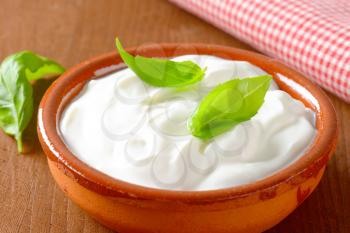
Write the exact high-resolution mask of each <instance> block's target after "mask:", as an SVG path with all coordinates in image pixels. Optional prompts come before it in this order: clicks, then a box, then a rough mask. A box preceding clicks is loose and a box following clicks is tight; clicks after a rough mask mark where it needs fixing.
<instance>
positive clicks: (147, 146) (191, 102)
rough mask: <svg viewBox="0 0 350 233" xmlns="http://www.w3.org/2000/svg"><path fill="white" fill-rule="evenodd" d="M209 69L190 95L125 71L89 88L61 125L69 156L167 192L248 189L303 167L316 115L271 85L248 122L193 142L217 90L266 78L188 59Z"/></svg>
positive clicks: (240, 65)
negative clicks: (197, 122)
mask: <svg viewBox="0 0 350 233" xmlns="http://www.w3.org/2000/svg"><path fill="white" fill-rule="evenodd" d="M173 60H176V61H184V60H191V61H193V62H196V63H197V64H198V65H199V66H201V67H202V68H204V67H207V71H206V73H205V77H204V79H203V80H202V81H201V82H200V83H199V84H197V85H194V86H191V87H188V88H186V89H181V90H175V89H172V88H155V87H151V86H149V85H147V84H145V83H144V82H142V81H141V80H140V79H139V78H138V77H137V76H136V75H135V74H134V73H133V72H132V71H131V70H130V69H128V68H126V69H123V70H120V71H117V72H114V73H112V74H108V75H106V76H105V77H102V78H99V79H95V80H91V81H89V82H88V83H87V84H86V85H85V87H84V88H83V90H82V91H81V92H80V93H79V95H78V96H76V97H75V98H74V99H73V100H72V102H71V103H70V104H69V105H68V106H67V107H66V109H65V110H64V112H63V114H62V117H61V120H60V122H59V129H60V133H61V136H62V138H63V139H64V141H65V143H66V145H67V146H68V147H69V149H70V150H71V151H72V152H73V153H74V154H75V155H76V156H77V157H78V158H79V159H80V160H82V161H84V162H85V163H86V164H88V165H90V166H91V167H93V168H95V169H97V170H99V171H101V172H103V173H105V174H107V175H109V176H111V177H114V178H117V179H120V180H123V181H127V182H130V183H133V184H138V185H142V186H147V187H153V188H160V189H169V190H185V191H189V190H192V191H193V190H213V189H220V188H228V187H233V186H238V185H243V184H248V183H251V182H254V181H257V180H260V179H263V178H265V177H267V176H270V175H272V174H274V173H275V172H277V171H279V170H281V169H283V168H285V167H286V166H288V165H289V164H291V163H293V162H294V161H295V160H297V159H298V158H299V157H300V156H301V155H302V154H303V152H304V151H305V150H307V148H308V146H309V145H310V143H312V141H313V140H314V138H315V135H316V133H317V131H316V129H315V114H314V112H313V111H311V110H310V109H308V108H306V107H305V106H304V105H303V104H302V103H301V102H300V101H298V100H295V99H293V98H292V97H291V96H290V95H289V94H288V93H286V92H284V91H281V90H279V88H278V86H277V85H276V83H274V82H272V83H271V86H270V89H269V91H268V92H267V94H266V97H265V102H264V104H263V105H262V107H261V108H260V110H259V111H258V113H257V114H256V115H255V116H254V117H253V118H251V119H250V120H248V121H246V122H244V123H242V124H240V125H238V126H236V127H235V128H233V129H232V130H230V131H228V132H227V133H225V134H222V135H220V136H217V137H215V138H214V139H212V140H210V141H202V140H200V139H197V138H195V137H193V136H192V135H191V134H190V132H189V131H188V129H187V126H186V124H187V120H188V119H189V118H190V116H191V114H192V113H193V112H194V110H195V109H196V107H197V105H198V104H199V102H200V101H201V99H202V98H203V97H204V96H205V95H206V94H207V93H208V92H209V91H210V90H211V89H212V88H213V87H215V86H216V85H218V84H219V83H222V82H225V81H227V80H230V79H234V78H247V77H252V76H257V75H263V74H266V72H265V71H263V70H261V69H260V68H259V67H256V66H254V65H252V64H250V63H248V62H244V61H232V60H225V59H222V58H218V57H214V56H206V55H186V56H179V57H176V58H174V59H173Z"/></svg>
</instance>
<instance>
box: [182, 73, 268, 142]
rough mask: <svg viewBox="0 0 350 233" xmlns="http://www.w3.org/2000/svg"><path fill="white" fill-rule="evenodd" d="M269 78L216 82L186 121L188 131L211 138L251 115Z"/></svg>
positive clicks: (262, 97)
mask: <svg viewBox="0 0 350 233" xmlns="http://www.w3.org/2000/svg"><path fill="white" fill-rule="evenodd" d="M271 80H272V77H271V76H269V75H264V76H257V77H252V78H244V79H233V80H230V81H227V82H225V83H223V84H220V85H218V86H217V87H215V88H214V89H213V90H211V91H210V92H209V94H208V95H207V96H205V97H204V98H203V100H202V101H201V102H200V104H199V106H198V107H197V109H196V111H195V113H194V114H193V116H192V117H191V119H189V121H188V128H189V130H190V131H191V133H192V134H193V135H194V136H196V137H199V138H201V139H211V138H213V137H215V136H217V135H219V134H222V133H224V132H226V131H228V130H230V129H232V128H233V127H234V126H236V125H237V124H239V123H241V122H243V121H247V120H249V119H250V118H252V117H253V116H254V115H255V114H256V113H257V112H258V110H259V108H260V107H261V105H262V104H263V103H264V97H265V94H266V92H267V90H268V89H269V86H270V81H271Z"/></svg>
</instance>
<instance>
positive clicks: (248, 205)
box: [38, 44, 337, 233]
mask: <svg viewBox="0 0 350 233" xmlns="http://www.w3.org/2000/svg"><path fill="white" fill-rule="evenodd" d="M128 51H129V52H130V53H132V54H140V55H144V56H148V57H173V56H178V55H184V54H206V55H214V56H218V57H223V58H225V59H232V60H243V61H248V62H250V63H252V64H254V65H257V66H258V67H260V68H261V69H263V70H265V71H266V72H267V73H269V74H271V75H272V76H273V78H274V80H275V81H276V83H277V84H278V85H279V87H280V88H281V89H282V90H284V91H286V92H288V93H289V94H290V95H291V96H292V97H294V98H295V99H298V100H300V101H302V102H303V103H304V105H305V106H307V107H309V108H311V109H313V111H314V112H315V113H316V128H317V135H316V138H315V140H314V142H313V143H312V145H311V146H310V147H309V149H308V150H307V151H306V152H305V153H304V154H303V155H302V156H301V157H300V158H299V159H298V160H296V161H295V162H293V163H292V164H290V165H289V166H287V167H286V168H284V169H282V170H280V171H278V172H276V173H274V174H272V175H271V176H269V177H267V178H264V179H261V180H259V181H257V182H254V183H250V184H247V185H242V186H238V187H232V188H225V189H218V190H210V191H170V190H162V189H154V188H148V187H143V186H139V185H135V184H131V183H128V182H124V181H121V180H118V179H115V178H112V177H110V176H108V175H105V174H104V173H101V172H99V171H97V170H95V169H94V168H92V167H90V166H89V165H87V164H85V163H84V162H82V161H81V160H79V159H78V158H77V157H76V156H74V154H73V153H72V152H71V151H70V150H69V148H68V147H67V146H66V145H65V143H64V142H63V140H62V138H61V137H60V133H59V130H58V127H57V125H58V122H59V119H60V116H61V113H62V109H64V108H65V106H66V104H67V103H69V101H70V100H71V99H72V98H73V97H74V96H76V95H77V94H78V93H79V91H80V90H81V88H82V86H83V85H84V84H85V82H86V81H89V80H91V79H94V78H98V77H97V76H96V73H105V72H112V71H116V70H118V69H122V68H123V67H124V66H122V65H119V64H121V63H122V60H121V57H120V56H119V55H118V54H117V53H116V52H113V53H109V54H106V55H102V56H99V57H96V58H93V59H91V60H88V61H85V62H83V63H81V64H79V65H77V66H75V67H73V68H71V69H70V70H68V71H67V72H65V73H64V74H63V75H62V76H61V77H60V78H59V79H57V80H56V81H55V82H54V83H53V84H52V86H51V87H50V88H49V89H48V90H47V92H46V94H45V96H44V97H43V99H42V101H41V104H40V107H39V114H38V134H39V138H40V142H41V145H42V147H43V150H44V152H45V153H46V155H47V158H48V164H49V167H50V170H51V173H52V175H53V177H54V179H55V181H56V182H57V184H58V185H59V187H60V188H61V189H62V191H63V192H64V193H65V194H66V195H67V196H68V197H69V198H71V199H72V200H73V202H75V203H76V204H77V205H78V206H80V207H81V208H82V209H83V210H85V211H86V212H87V213H88V214H89V215H91V216H92V217H93V218H94V219H96V220H97V221H99V222H100V223H102V224H103V225H106V226H107V227H109V228H111V229H114V230H116V231H118V232H120V233H123V232H133V233H134V232H165V233H172V232H174V233H179V232H188V233H196V232H210V233H212V232H230V233H233V232H245V233H246V232H249V233H254V232H262V231H265V230H267V229H269V228H271V227H273V226H274V225H276V224H277V223H279V222H280V221H281V220H282V219H284V218H285V217H286V216H288V215H289V214H290V213H291V212H292V211H293V210H294V209H295V208H297V207H298V206H299V205H300V204H301V203H302V202H303V201H304V200H305V198H306V197H308V196H309V195H310V193H311V192H312V191H313V190H314V189H315V187H316V186H317V184H318V183H319V181H320V179H321V177H322V175H323V172H324V170H325V167H326V164H327V161H328V160H329V159H330V158H331V155H332V154H333V152H334V150H335V146H336V141H337V121H336V115H335V111H334V108H333V106H332V104H331V102H330V100H329V99H328V97H327V96H326V94H325V93H324V92H323V91H322V90H321V89H320V88H319V87H317V86H316V85H315V84H313V83H312V82H310V81H309V80H307V79H306V78H304V77H303V76H302V75H300V74H299V73H297V72H295V71H293V70H291V69H290V68H288V67H286V66H284V65H283V64H281V63H279V62H277V61H276V60H274V59H271V58H269V57H266V56H263V55H260V54H257V53H254V52H249V51H245V50H240V49H236V48H230V47H224V46H216V45H205V44H158V45H153V46H145V47H138V48H134V49H129V50H128ZM96 71H97V72H96Z"/></svg>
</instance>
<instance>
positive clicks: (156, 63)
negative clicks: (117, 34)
mask: <svg viewBox="0 0 350 233" xmlns="http://www.w3.org/2000/svg"><path fill="white" fill-rule="evenodd" d="M116 47H117V49H118V52H119V54H120V56H121V57H122V59H123V61H124V62H125V64H126V65H127V66H128V67H129V68H130V69H131V70H132V71H134V72H135V74H136V75H137V76H138V77H139V78H140V79H142V80H143V81H144V82H146V83H148V84H149V85H152V86H156V87H184V86H187V85H191V84H194V83H197V82H199V81H201V80H202V78H203V76H204V73H205V70H206V69H201V67H199V66H198V65H197V64H196V63H194V62H192V61H182V62H176V61H171V60H167V59H159V58H148V57H143V56H139V55H136V56H133V55H131V54H130V53H128V52H126V51H125V50H124V48H123V47H122V44H121V43H120V41H119V39H118V38H117V39H116Z"/></svg>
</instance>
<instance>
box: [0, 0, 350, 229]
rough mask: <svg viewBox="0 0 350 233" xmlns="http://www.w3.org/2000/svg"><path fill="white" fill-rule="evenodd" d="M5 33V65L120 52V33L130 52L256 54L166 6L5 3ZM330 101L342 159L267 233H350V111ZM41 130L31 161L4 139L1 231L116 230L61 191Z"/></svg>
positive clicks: (1, 21) (0, 41) (127, 1)
mask: <svg viewBox="0 0 350 233" xmlns="http://www.w3.org/2000/svg"><path fill="white" fill-rule="evenodd" d="M0 29H1V31H0V59H3V58H4V57H5V56H6V55H8V54H11V53H13V52H16V51H19V50H24V49H29V50H33V51H35V52H37V53H40V54H43V55H46V56H48V57H51V58H53V59H56V60H57V61H59V62H61V63H62V64H63V65H65V66H66V67H70V66H72V65H74V64H76V63H78V62H80V61H82V60H85V59H87V58H89V57H92V56H95V55H98V54H101V53H105V52H108V51H111V50H113V49H114V37H115V36H116V35H118V36H119V37H120V38H121V39H122V41H123V43H124V45H125V46H132V45H140V44H144V43H157V42H205V43H215V44H222V45H229V46H236V47H240V48H245V49H252V48H250V47H249V46H248V45H246V44H244V43H242V42H240V41H238V40H236V39H234V38H232V37H231V36H229V35H227V34H225V33H224V32H222V31H220V30H218V29H216V28H214V27H213V26H211V25H209V24H207V23H205V22H203V21H202V20H200V19H198V18H196V17H195V16H192V15H190V14H188V13H186V12H184V11H182V10H181V9H179V8H177V7H175V6H173V5H171V4H170V3H168V2H166V1H162V0H124V1H122V0H119V1H117V0H99V1H97V0H51V1H49V0H2V1H1V8H0ZM38 95H39V94H38ZM330 97H331V99H332V100H333V103H334V105H335V108H336V110H337V113H338V117H339V121H340V140H339V145H338V148H337V151H336V155H335V157H333V159H332V160H331V161H330V163H329V166H328V168H327V170H326V173H325V175H324V178H323V179H322V181H321V184H320V185H319V186H318V188H317V189H316V191H315V192H314V193H313V194H312V195H311V197H310V198H308V199H307V200H306V201H305V202H304V204H302V205H301V206H300V207H299V208H298V209H297V210H296V211H295V212H293V213H292V214H291V215H290V216H289V217H288V218H287V219H286V220H284V221H283V222H282V223H280V224H279V225H278V226H276V227H275V228H273V229H271V230H269V231H268V232H271V233H272V232H283V233H289V232H290V233H295V232H299V233H300V232H307V233H312V232H317V233H322V232H327V233H328V232H350V155H349V152H350V124H349V119H350V107H349V105H348V104H346V103H344V102H343V101H341V100H339V99H338V98H336V97H334V96H332V95H330ZM34 126H35V122H34V121H33V122H32V124H31V129H29V131H30V132H27V134H26V138H27V141H31V142H34V144H33V143H32V144H33V145H34V152H32V153H31V154H28V155H24V156H23V155H17V153H16V145H15V143H14V141H13V139H11V138H10V137H8V136H6V135H4V134H3V133H0V151H1V154H0V232H1V233H7V232H11V233H12V232H21V233H22V232H23V233H27V232H33V233H41V232H43V233H48V232H50V233H56V232H57V233H62V232H69V233H70V232H84V233H89V232H100V233H105V232H110V230H108V229H106V228H105V227H103V226H101V225H100V224H98V223H96V222H95V221H94V220H92V219H91V218H90V217H88V216H87V215H86V214H85V213H84V212H82V211H81V210H80V209H79V208H78V207H77V206H76V205H75V204H73V203H72V202H71V201H70V200H68V199H67V198H66V197H65V196H64V195H63V193H62V192H61V191H60V190H59V188H58V187H57V185H56V184H55V182H54V181H53V179H52V177H51V175H50V173H49V170H48V166H47V164H46V157H45V155H44V154H43V152H42V151H41V149H40V146H39V144H38V142H37V138H36V135H35V131H34ZM267 211H268V210H267Z"/></svg>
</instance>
